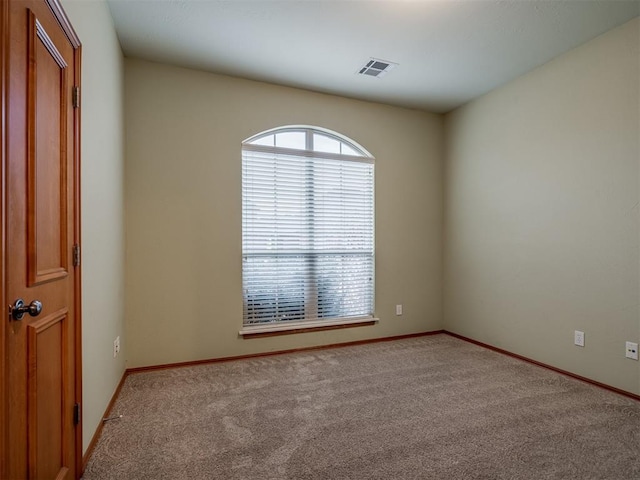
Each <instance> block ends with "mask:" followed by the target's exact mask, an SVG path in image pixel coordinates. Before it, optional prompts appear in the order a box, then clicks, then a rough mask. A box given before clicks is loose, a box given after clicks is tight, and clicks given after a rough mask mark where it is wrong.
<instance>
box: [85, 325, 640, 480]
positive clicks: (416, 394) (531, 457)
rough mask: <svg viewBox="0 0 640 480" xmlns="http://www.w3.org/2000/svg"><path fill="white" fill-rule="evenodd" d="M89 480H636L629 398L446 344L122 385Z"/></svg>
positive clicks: (312, 354) (374, 349)
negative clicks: (117, 416) (115, 416)
mask: <svg viewBox="0 0 640 480" xmlns="http://www.w3.org/2000/svg"><path fill="white" fill-rule="evenodd" d="M112 413H113V414H122V415H123V417H122V419H121V420H115V421H111V422H108V423H107V424H106V425H105V427H104V432H103V435H102V437H101V438H100V440H99V442H98V444H97V446H96V448H95V450H94V454H93V456H92V458H91V460H90V461H89V464H88V466H87V469H86V472H85V474H84V477H83V478H84V479H85V480H98V479H124V480H138V479H140V480H142V479H153V480H158V479H171V480H177V479H189V480H199V479H207V480H210V479H220V480H235V479H237V480H240V479H243V480H254V479H260V480H263V479H264V480H268V479H273V480H276V479H296V480H307V479H309V480H311V479H318V480H319V479H324V480H328V479H332V480H333V479H336V480H338V479H353V480H365V479H385V480H395V479H438V480H440V479H442V480H449V479H452V480H453V479H536V480H539V479H581V480H582V479H607V480H626V479H640V402H637V401H634V400H632V399H628V398H625V397H623V396H620V395H617V394H615V393H611V392H608V391H605V390H602V389H600V388H597V387H594V386H591V385H588V384H585V383H582V382H580V381H577V380H573V379H571V378H568V377H565V376H562V375H559V374H556V373H554V372H551V371H549V370H546V369H543V368H540V367H536V366H533V365H530V364H528V363H525V362H522V361H519V360H516V359H513V358H510V357H507V356H504V355H501V354H498V353H495V352H492V351H489V350H486V349H483V348H481V347H478V346H475V345H472V344H469V343H467V342H464V341H461V340H458V339H455V338H452V337H450V336H447V335H435V336H428V337H418V338H413V339H407V340H397V341H391V342H383V343H374V344H368V345H361V346H353V347H345V348H335V349H329V350H318V351H309V352H300V353H294V354H286V355H278V356H271V357H262V358H256V359H249V360H238V361H231V362H225V363H217V364H209V365H201V366H194V367H186V368H177V369H172V370H161V371H152V372H146V373H138V374H134V375H130V376H129V377H128V378H127V379H126V382H125V385H124V387H123V389H122V392H121V394H120V397H119V398H118V400H117V402H116V404H115V408H114V410H113V412H112Z"/></svg>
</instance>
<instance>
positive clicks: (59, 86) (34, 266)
mask: <svg viewBox="0 0 640 480" xmlns="http://www.w3.org/2000/svg"><path fill="white" fill-rule="evenodd" d="M28 16H29V32H28V36H29V39H28V42H29V51H28V54H27V55H28V58H29V71H28V78H29V87H28V100H27V101H28V105H27V111H28V125H29V129H28V142H29V144H28V156H29V157H28V190H29V192H28V215H29V224H28V245H29V258H28V268H29V285H30V286H32V285H36V284H38V283H42V282H46V281H50V280H54V279H57V278H61V277H64V276H66V275H67V248H66V245H67V230H68V225H67V220H68V219H67V171H66V165H67V161H66V160H67V150H68V149H67V128H66V127H67V125H68V123H69V118H68V116H69V115H68V114H69V112H68V106H69V98H68V97H69V88H70V87H69V85H70V84H69V79H68V78H67V76H68V70H69V69H68V65H67V62H66V61H65V59H64V57H63V56H62V54H61V53H60V52H59V51H58V49H57V48H56V46H55V44H54V42H53V41H52V40H51V38H50V37H49V35H48V34H47V32H46V30H45V29H44V27H43V26H42V24H41V23H40V22H39V21H38V19H37V18H36V16H35V14H34V13H33V12H31V11H29V14H28ZM58 119H59V121H58Z"/></svg>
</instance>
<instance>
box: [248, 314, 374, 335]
mask: <svg viewBox="0 0 640 480" xmlns="http://www.w3.org/2000/svg"><path fill="white" fill-rule="evenodd" d="M379 321H380V319H379V318H376V317H358V318H335V319H332V320H307V321H303V322H270V323H267V324H264V325H247V326H245V327H243V328H242V329H241V330H240V331H239V332H238V333H239V334H240V335H241V336H244V335H254V334H256V333H267V332H286V331H291V330H300V329H303V328H315V327H333V326H341V325H358V324H359V323H368V322H376V323H378V322H379Z"/></svg>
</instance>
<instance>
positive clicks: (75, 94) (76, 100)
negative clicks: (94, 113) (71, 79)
mask: <svg viewBox="0 0 640 480" xmlns="http://www.w3.org/2000/svg"><path fill="white" fill-rule="evenodd" d="M72 98H73V108H80V87H78V86H75V85H74V86H73V94H72Z"/></svg>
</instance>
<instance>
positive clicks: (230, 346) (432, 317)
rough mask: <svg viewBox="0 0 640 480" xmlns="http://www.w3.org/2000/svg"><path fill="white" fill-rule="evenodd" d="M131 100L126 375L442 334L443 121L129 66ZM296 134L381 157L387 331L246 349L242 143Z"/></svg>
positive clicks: (308, 336)
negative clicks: (325, 133) (283, 131)
mask: <svg viewBox="0 0 640 480" xmlns="http://www.w3.org/2000/svg"><path fill="white" fill-rule="evenodd" d="M125 91H126V107H125V115H126V123H127V146H126V156H127V163H126V189H125V190H126V205H127V212H126V231H127V267H126V290H127V306H126V317H127V345H128V353H127V360H128V362H129V363H128V365H129V366H130V367H139V366H145V365H156V364H164V363H172V362H184V361H191V360H198V359H208V358H215V357H225V356H232V355H243V354H249V353H254V352H266V351H273V350H282V349H289V348H296V347H303V346H311V345H319V344H331V343H339V342H346V341H352V340H360V339H367V338H375V337H386V336H391V335H401V334H407V333H414V332H424V331H429V330H436V329H440V328H441V327H442V323H441V320H442V309H441V300H442V291H441V286H442V281H441V276H442V266H441V236H442V171H441V164H442V155H441V153H442V152H441V146H442V118H441V117H440V116H437V115H430V114H426V113H422V112H418V111H413V110H406V109H402V108H396V107H389V106H384V105H379V104H373V103H366V102H360V101H354V100H348V99H344V98H339V97H335V96H330V95H322V94H317V93H311V92H307V91H303V90H298V89H293V88H286V87H278V86H273V85H267V84H264V83H258V82H252V81H248V80H241V79H237V78H231V77H225V76H219V75H213V74H207V73H202V72H197V71H191V70H185V69H180V68H175V67H170V66H165V65H159V64H154V63H149V62H144V61H139V60H130V59H127V60H126V61H125ZM299 124H303V125H315V126H320V127H324V128H329V129H331V130H335V131H337V132H340V133H342V134H344V135H347V136H348V137H350V138H352V139H353V140H355V141H356V142H358V143H360V144H361V145H363V146H364V147H365V148H366V149H368V150H369V151H370V152H372V154H373V155H374V156H375V157H376V159H377V161H376V306H375V312H376V315H377V316H378V317H379V318H380V322H379V324H377V325H376V326H369V327H358V328H349V329H343V330H334V331H325V332H316V333H305V334H297V335H287V336H279V337H270V338H262V339H247V340H244V339H242V338H239V336H238V330H239V329H240V328H241V326H242V283H241V282H242V271H241V266H242V264H241V233H242V232H241V184H240V181H241V158H240V147H241V142H242V141H243V140H244V139H246V138H247V137H249V136H251V135H254V134H256V133H258V132H261V131H264V130H266V129H269V128H274V127H278V126H282V125H299ZM399 303H401V304H403V305H404V315H403V316H399V317H397V316H395V305H396V304H399Z"/></svg>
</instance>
